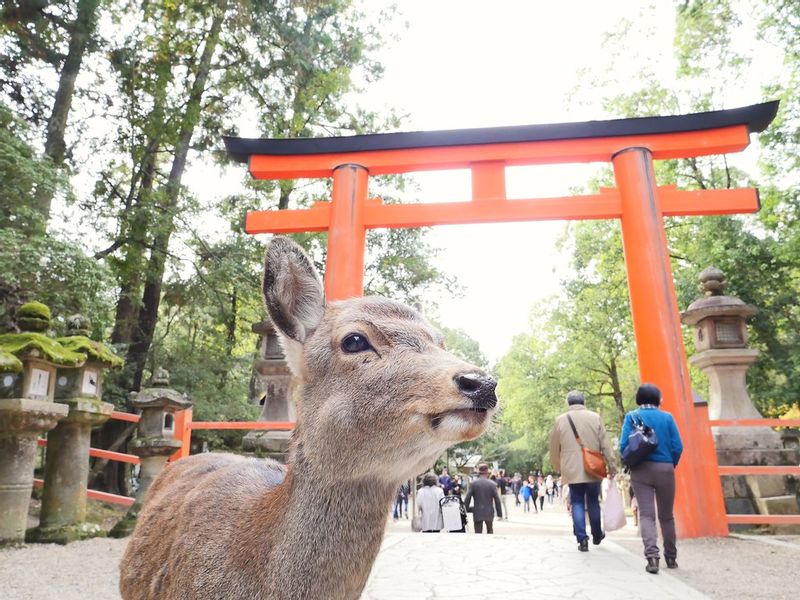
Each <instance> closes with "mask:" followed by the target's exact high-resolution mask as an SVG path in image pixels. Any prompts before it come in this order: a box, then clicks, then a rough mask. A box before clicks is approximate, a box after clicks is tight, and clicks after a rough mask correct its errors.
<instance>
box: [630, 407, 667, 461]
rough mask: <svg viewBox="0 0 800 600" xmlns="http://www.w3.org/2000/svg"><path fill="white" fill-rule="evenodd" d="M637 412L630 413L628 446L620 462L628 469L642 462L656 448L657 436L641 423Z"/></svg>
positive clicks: (652, 430)
mask: <svg viewBox="0 0 800 600" xmlns="http://www.w3.org/2000/svg"><path fill="white" fill-rule="evenodd" d="M638 412H639V411H636V412H635V413H631V424H632V425H633V429H632V431H631V433H630V434H629V435H628V445H627V446H625V450H623V451H622V462H623V463H625V466H626V467H628V468H629V469H630V468H631V467H635V466H636V465H638V464H639V463H640V462H642V461H643V460H644V459H645V458H647V456H648V455H649V454H650V453H651V452H652V451H653V450H655V449H656V448H657V447H658V436H657V435H656V432H655V430H654V429H653V428H652V427H650V426H649V425H648V424H647V423H645V422H644V421H642V417H640V416H639V414H638Z"/></svg>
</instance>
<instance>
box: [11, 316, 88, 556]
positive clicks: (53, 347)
mask: <svg viewBox="0 0 800 600" xmlns="http://www.w3.org/2000/svg"><path fill="white" fill-rule="evenodd" d="M50 318H51V316H50V309H49V308H47V306H45V305H44V304H40V303H38V302H29V303H27V304H23V305H22V306H21V307H20V308H19V310H18V311H17V324H18V326H19V328H20V330H21V331H20V333H4V334H2V335H0V545H4V544H16V543H21V542H23V541H24V540H25V529H26V527H27V521H28V505H29V504H30V499H31V490H32V489H33V469H34V462H35V460H36V448H37V439H38V438H39V436H40V435H41V434H42V433H44V432H45V431H49V430H51V429H53V427H55V426H56V423H58V421H59V420H60V419H63V418H64V417H65V416H66V415H67V412H68V410H69V409H68V408H67V406H65V405H63V404H56V403H54V402H53V396H54V393H55V383H56V381H55V380H56V369H57V368H58V367H73V368H75V367H79V366H81V365H82V364H83V362H84V360H85V357H84V356H83V355H82V354H79V353H77V352H72V351H71V350H69V349H67V348H63V347H62V346H61V345H60V344H59V343H58V342H57V341H55V340H54V339H52V338H49V337H47V336H46V335H45V332H46V331H47V329H48V328H49V326H50Z"/></svg>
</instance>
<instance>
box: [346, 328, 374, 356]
mask: <svg viewBox="0 0 800 600" xmlns="http://www.w3.org/2000/svg"><path fill="white" fill-rule="evenodd" d="M371 349H372V346H370V345H369V340H368V339H367V338H366V337H364V336H363V335H361V334H360V333H351V334H349V335H348V336H347V337H345V338H344V339H343V340H342V350H344V351H345V352H350V353H355V352H364V351H365V350H371Z"/></svg>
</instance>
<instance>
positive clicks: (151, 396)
mask: <svg viewBox="0 0 800 600" xmlns="http://www.w3.org/2000/svg"><path fill="white" fill-rule="evenodd" d="M130 399H131V405H132V406H133V407H134V408H138V409H144V408H163V409H167V410H184V409H186V408H191V406H192V401H191V400H190V399H189V397H188V396H187V395H186V394H181V393H180V392H177V391H175V390H173V389H170V388H145V389H143V390H141V391H140V392H131V394H130Z"/></svg>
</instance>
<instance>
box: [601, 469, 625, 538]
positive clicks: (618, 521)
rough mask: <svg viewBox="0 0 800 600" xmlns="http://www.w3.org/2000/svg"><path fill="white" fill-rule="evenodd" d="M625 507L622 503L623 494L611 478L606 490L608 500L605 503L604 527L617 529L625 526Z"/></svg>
mask: <svg viewBox="0 0 800 600" xmlns="http://www.w3.org/2000/svg"><path fill="white" fill-rule="evenodd" d="M626 524H627V521H626V519H625V507H624V506H623V504H622V494H620V493H619V488H618V487H617V484H616V482H615V481H613V480H611V485H609V486H608V492H606V502H605V504H603V529H605V530H606V531H616V530H617V529H621V528H623V527H625V525H626Z"/></svg>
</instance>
